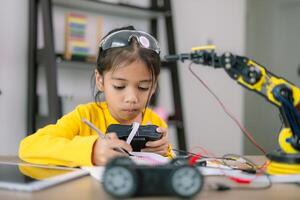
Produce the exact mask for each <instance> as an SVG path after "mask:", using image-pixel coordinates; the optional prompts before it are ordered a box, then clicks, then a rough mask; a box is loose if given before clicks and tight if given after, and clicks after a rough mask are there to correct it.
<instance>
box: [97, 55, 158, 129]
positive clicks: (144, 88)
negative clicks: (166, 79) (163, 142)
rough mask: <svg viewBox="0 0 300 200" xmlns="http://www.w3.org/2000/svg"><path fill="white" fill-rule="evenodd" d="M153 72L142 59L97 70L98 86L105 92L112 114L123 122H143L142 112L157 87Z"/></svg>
mask: <svg viewBox="0 0 300 200" xmlns="http://www.w3.org/2000/svg"><path fill="white" fill-rule="evenodd" d="M152 81H153V80H152V78H151V73H150V71H149V70H148V68H147V66H146V65H145V64H144V63H143V62H142V61H139V60H137V61H134V62H133V63H131V64H129V65H126V66H122V67H117V68H116V69H115V70H110V71H107V72H104V74H103V76H101V75H100V74H99V73H98V72H97V71H96V85H97V88H98V89H99V90H100V91H101V92H103V93H104V95H105V99H106V101H107V104H108V109H109V111H110V113H111V115H112V116H113V117H114V118H115V119H116V120H117V121H118V122H120V123H121V124H132V122H139V123H141V120H142V112H143V111H144V109H145V106H146V104H147V100H148V98H149V94H150V97H151V96H152V94H153V93H154V91H155V87H156V86H153V88H152V89H151V85H152Z"/></svg>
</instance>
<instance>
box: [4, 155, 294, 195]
mask: <svg viewBox="0 0 300 200" xmlns="http://www.w3.org/2000/svg"><path fill="white" fill-rule="evenodd" d="M249 158H250V159H252V160H254V161H256V163H258V164H259V163H262V162H263V161H264V158H263V157H257V156H256V157H249ZM0 161H11V162H18V161H19V159H17V158H16V157H4V156H0ZM222 181H223V178H222V177H205V185H204V188H203V190H202V191H201V192H200V193H199V195H198V196H197V197H196V198H195V199H201V200H205V199H212V200H214V199H216V200H219V199H230V200H235V199H237V200H240V199H252V200H259V199H263V200H267V199H272V200H277V199H278V200H279V199H280V200H282V199H288V200H299V199H300V185H297V184H273V185H272V187H271V188H268V189H262V190H235V189H233V190H228V191H215V190H213V189H211V187H209V185H211V184H214V183H216V182H222ZM0 199H1V200H6V199H8V200H10V199H14V200H15V199H16V200H18V199H22V200H23V199H28V200H32V199H38V200H40V199H46V200H47V199H49V200H50V199H51V200H53V199H72V200H76V199H80V200H90V199H95V200H99V199H112V198H111V197H109V196H108V195H107V194H106V193H105V192H104V191H103V189H102V186H101V184H100V183H99V182H98V181H96V180H95V179H94V178H92V177H90V176H85V177H82V178H79V179H76V180H73V181H70V182H66V183H63V184H60V185H57V186H54V187H51V188H48V189H45V190H41V191H38V192H32V193H27V192H16V191H9V190H4V189H0ZM134 199H135V200H137V199H152V198H151V197H150V198H149V197H148V198H134ZM155 199H177V198H175V197H157V198H155Z"/></svg>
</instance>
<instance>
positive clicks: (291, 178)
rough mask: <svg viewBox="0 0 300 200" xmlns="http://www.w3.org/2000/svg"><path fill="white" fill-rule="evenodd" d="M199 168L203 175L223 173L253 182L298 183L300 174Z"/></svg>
mask: <svg viewBox="0 0 300 200" xmlns="http://www.w3.org/2000/svg"><path fill="white" fill-rule="evenodd" d="M199 170H200V171H201V173H202V174H203V175H204V176H212V175H221V176H222V175H224V176H232V177H236V178H244V179H249V180H253V181H254V182H260V183H263V182H269V181H271V182H272V183H300V174H293V175H290V174H289V175H268V178H266V175H256V174H249V173H245V172H243V171H241V170H232V169H225V168H223V169H220V168H215V167H199Z"/></svg>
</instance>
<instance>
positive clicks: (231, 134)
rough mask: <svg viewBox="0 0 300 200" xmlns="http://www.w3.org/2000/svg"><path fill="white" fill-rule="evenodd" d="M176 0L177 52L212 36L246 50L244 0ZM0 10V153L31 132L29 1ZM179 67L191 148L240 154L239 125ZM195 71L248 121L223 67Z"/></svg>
mask: <svg viewBox="0 0 300 200" xmlns="http://www.w3.org/2000/svg"><path fill="white" fill-rule="evenodd" d="M172 3H173V11H174V14H175V16H174V24H175V35H176V39H177V51H178V52H188V51H190V48H191V47H192V46H195V45H203V44H206V43H207V41H212V42H213V43H214V44H216V45H217V46H218V47H219V49H220V50H221V51H232V52H234V53H239V54H243V53H244V48H245V47H244V46H245V45H244V41H245V37H244V35H245V34H244V30H245V28H244V25H245V0H226V1H218V0H189V1H182V0H174V1H172ZM0 14H1V17H0V20H1V21H0V25H1V31H0V34H1V35H0V40H1V41H0V42H1V45H0V63H1V65H0V90H2V95H1V96H0V106H1V107H0V123H1V124H0V127H1V131H0V135H1V140H0V154H16V153H17V149H18V144H19V141H20V139H21V138H22V137H23V136H25V134H26V105H27V104H26V91H27V88H26V86H27V80H26V77H27V42H28V41H27V40H28V37H27V35H28V34H27V32H28V30H27V26H28V1H24V0H10V1H5V3H2V5H1V7H0ZM180 66H181V68H180V70H179V72H180V79H181V83H182V94H183V104H184V105H183V106H184V117H185V122H186V124H185V125H186V133H187V134H188V144H189V147H195V146H196V145H199V146H203V147H205V148H207V149H209V150H210V151H211V152H214V153H216V154H222V153H224V152H234V153H241V149H242V144H241V133H240V130H239V128H238V127H237V126H236V125H235V124H234V123H233V122H232V120H230V119H229V118H228V117H227V116H226V115H225V113H224V112H223V111H222V109H221V108H220V106H219V105H218V104H217V103H216V101H215V100H214V98H213V97H212V96H211V95H210V94H208V93H207V91H206V90H205V89H204V88H203V87H202V86H201V85H200V84H199V83H198V82H196V79H195V78H194V77H192V75H191V74H190V73H189V72H188V70H187V64H181V65H180ZM64 70H66V69H63V71H64ZM78 70H80V69H78ZM195 70H196V71H197V73H198V74H199V75H200V76H201V77H202V78H203V79H204V80H205V81H207V83H208V85H209V86H210V87H211V88H212V89H213V90H214V91H215V92H216V93H217V94H218V96H219V97H220V98H221V99H222V100H223V101H224V103H225V104H226V105H227V106H228V107H229V109H230V110H231V111H232V112H233V113H234V114H235V115H236V117H237V118H238V119H240V120H241V121H243V120H242V116H243V112H242V108H243V89H242V88H241V87H240V86H238V85H237V84H235V83H234V82H233V81H232V80H231V79H230V78H229V77H228V76H227V75H226V73H225V72H224V71H222V70H214V69H211V68H208V67H202V66H195ZM87 89H89V88H87Z"/></svg>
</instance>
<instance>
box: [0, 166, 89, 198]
mask: <svg viewBox="0 0 300 200" xmlns="http://www.w3.org/2000/svg"><path fill="white" fill-rule="evenodd" d="M87 174H88V172H87V171H85V170H82V169H76V168H65V167H55V166H53V167H49V166H44V165H31V164H26V163H5V162H0V188H1V189H10V190H18V191H28V192H30V191H36V190H41V189H44V188H47V187H50V186H54V185H57V184H59V183H63V182H66V181H68V180H72V179H75V178H78V177H82V176H85V175H87Z"/></svg>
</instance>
